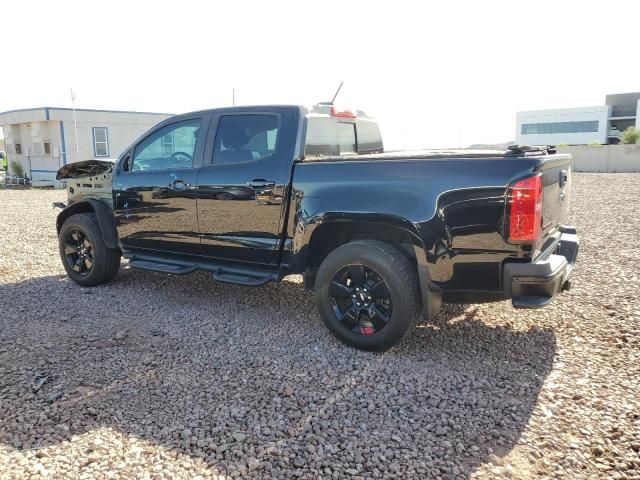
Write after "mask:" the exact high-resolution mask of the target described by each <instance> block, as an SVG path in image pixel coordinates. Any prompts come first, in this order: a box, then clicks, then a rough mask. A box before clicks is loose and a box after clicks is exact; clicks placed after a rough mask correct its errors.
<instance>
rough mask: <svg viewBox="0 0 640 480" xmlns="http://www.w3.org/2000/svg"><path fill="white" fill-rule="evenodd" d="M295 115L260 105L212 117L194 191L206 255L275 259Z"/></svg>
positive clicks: (271, 262) (263, 260)
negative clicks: (262, 107)
mask: <svg viewBox="0 0 640 480" xmlns="http://www.w3.org/2000/svg"><path fill="white" fill-rule="evenodd" d="M294 118H295V113H294V111H292V110H290V109H285V108H274V107H272V108H266V107H265V109H264V110H262V109H261V110H257V109H256V108H251V109H247V110H246V111H243V110H241V109H240V110H239V109H234V110H233V111H229V112H228V113H224V112H220V113H219V114H216V115H215V116H214V118H213V119H212V122H211V128H210V131H209V136H208V137H207V146H208V148H207V149H206V151H205V159H204V163H203V167H202V168H201V169H200V173H199V176H198V189H197V196H198V224H199V228H200V234H201V245H202V252H203V254H204V255H205V256H208V257H211V258H217V259H221V260H233V261H239V262H247V263H252V264H262V265H276V264H277V263H278V261H279V254H280V247H281V241H282V235H281V232H282V230H283V224H284V218H285V212H286V207H287V199H286V194H285V189H286V187H287V185H288V183H289V178H290V175H291V163H292V158H293V142H294V137H295V133H296V131H297V130H296V129H295V127H294Z"/></svg>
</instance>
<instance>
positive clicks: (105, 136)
mask: <svg viewBox="0 0 640 480" xmlns="http://www.w3.org/2000/svg"><path fill="white" fill-rule="evenodd" d="M93 153H94V154H95V156H96V157H108V156H109V131H108V130H107V127H93Z"/></svg>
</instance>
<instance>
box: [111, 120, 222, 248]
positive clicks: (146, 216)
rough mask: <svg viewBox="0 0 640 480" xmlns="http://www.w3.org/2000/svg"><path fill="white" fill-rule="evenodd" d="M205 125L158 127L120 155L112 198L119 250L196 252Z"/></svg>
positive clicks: (203, 122)
mask: <svg viewBox="0 0 640 480" xmlns="http://www.w3.org/2000/svg"><path fill="white" fill-rule="evenodd" d="M209 120H210V116H208V115H203V116H193V117H182V118H181V119H179V120H177V121H175V122H172V123H163V124H160V126H158V127H156V128H155V129H154V130H152V131H151V132H150V133H148V134H147V135H146V136H144V137H142V138H141V139H140V140H139V141H138V142H137V143H136V144H135V145H134V146H133V147H132V149H131V150H130V151H129V152H127V153H126V154H125V155H124V156H123V158H122V160H121V161H120V164H119V166H118V170H117V172H116V175H115V176H114V181H113V195H114V211H115V216H116V223H117V228H118V235H119V236H120V239H121V241H122V245H123V247H124V248H125V249H139V248H143V249H150V250H158V251H163V252H172V253H187V254H188V253H191V254H194V253H195V254H198V253H200V252H199V248H200V238H199V234H198V219H197V209H196V183H197V172H198V167H199V166H200V165H201V164H202V154H203V150H204V138H205V136H206V132H207V127H208V123H209Z"/></svg>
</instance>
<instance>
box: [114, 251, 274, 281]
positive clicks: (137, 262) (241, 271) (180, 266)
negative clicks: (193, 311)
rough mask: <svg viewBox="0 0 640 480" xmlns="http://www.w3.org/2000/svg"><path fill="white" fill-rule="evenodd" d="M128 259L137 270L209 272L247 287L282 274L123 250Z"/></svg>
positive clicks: (222, 279) (220, 278)
mask: <svg viewBox="0 0 640 480" xmlns="http://www.w3.org/2000/svg"><path fill="white" fill-rule="evenodd" d="M123 256H124V257H125V258H128V259H129V266H130V267H131V268H135V269H138V270H149V271H152V272H160V273H171V274H174V275H186V274H188V273H192V272H195V271H196V270H204V271H207V272H211V273H212V276H213V279H214V280H216V281H218V282H224V283H233V284H236V285H244V286H248V287H258V286H260V285H264V284H266V283H269V282H277V281H278V280H280V278H281V277H282V275H281V274H280V272H276V271H270V270H259V269H254V268H251V267H242V266H231V265H225V264H219V263H213V262H207V261H202V260H196V261H193V260H188V259H181V258H164V257H160V256H157V255H148V254H139V253H133V252H123Z"/></svg>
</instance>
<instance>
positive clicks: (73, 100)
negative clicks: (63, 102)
mask: <svg viewBox="0 0 640 480" xmlns="http://www.w3.org/2000/svg"><path fill="white" fill-rule="evenodd" d="M71 107H72V109H73V131H74V132H75V136H76V155H78V154H79V153H80V148H79V147H78V120H77V119H76V94H75V93H73V88H72V89H71ZM76 160H77V159H76Z"/></svg>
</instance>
